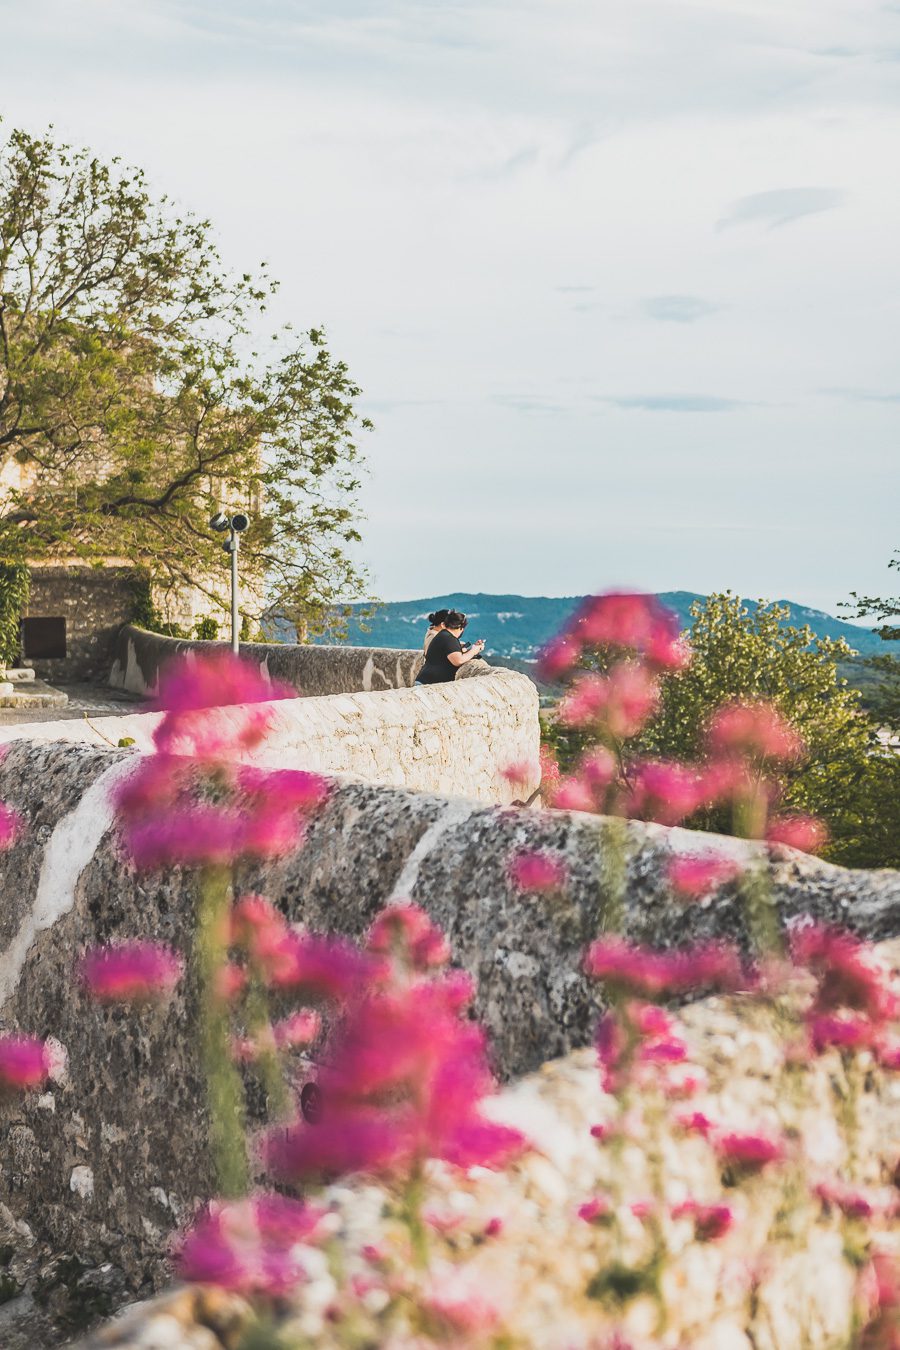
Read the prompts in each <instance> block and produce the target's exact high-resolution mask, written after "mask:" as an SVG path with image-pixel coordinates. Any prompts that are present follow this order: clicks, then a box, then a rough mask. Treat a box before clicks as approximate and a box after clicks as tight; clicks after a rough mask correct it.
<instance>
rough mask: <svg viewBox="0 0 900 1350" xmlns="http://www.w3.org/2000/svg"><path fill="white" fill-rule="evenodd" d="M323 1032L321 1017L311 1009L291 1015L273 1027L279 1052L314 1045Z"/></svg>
mask: <svg viewBox="0 0 900 1350" xmlns="http://www.w3.org/2000/svg"><path fill="white" fill-rule="evenodd" d="M321 1030H322V1019H321V1017H320V1016H319V1014H318V1013H317V1012H312V1011H311V1010H309V1009H303V1010H302V1011H301V1012H295V1013H291V1014H290V1015H289V1016H288V1017H283V1018H282V1019H281V1021H280V1022H275V1023H274V1024H273V1026H272V1031H273V1033H274V1036H275V1044H276V1045H277V1046H278V1049H279V1050H293V1049H296V1048H297V1046H299V1045H312V1043H313V1041H314V1040H316V1038H317V1037H318V1036H319V1033H320V1032H321Z"/></svg>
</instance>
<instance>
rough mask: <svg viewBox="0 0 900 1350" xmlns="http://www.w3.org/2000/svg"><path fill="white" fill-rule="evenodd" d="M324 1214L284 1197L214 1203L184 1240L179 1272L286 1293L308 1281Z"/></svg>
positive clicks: (236, 1287)
mask: <svg viewBox="0 0 900 1350" xmlns="http://www.w3.org/2000/svg"><path fill="white" fill-rule="evenodd" d="M324 1218H325V1211H324V1210H321V1209H317V1208H316V1207H315V1206H312V1205H306V1204H302V1203H300V1202H299V1201H297V1200H290V1199H288V1198H286V1197H285V1196H282V1195H255V1196H251V1197H250V1198H249V1199H247V1200H241V1201H236V1202H233V1203H229V1204H221V1203H219V1204H212V1205H210V1206H209V1207H208V1208H207V1210H206V1211H205V1212H204V1213H203V1214H202V1215H201V1216H200V1218H199V1219H197V1220H196V1221H195V1223H194V1225H193V1227H192V1228H191V1230H190V1231H189V1232H188V1233H187V1234H186V1236H185V1237H184V1238H183V1240H182V1242H181V1244H180V1248H179V1251H178V1254H177V1266H178V1271H179V1273H180V1275H181V1276H182V1278H183V1279H185V1280H191V1281H194V1282H198V1283H203V1284H216V1285H218V1286H219V1288H220V1289H227V1290H229V1291H231V1292H232V1293H237V1294H244V1295H253V1294H264V1295H268V1296H270V1297H274V1298H279V1297H283V1296H284V1295H285V1294H289V1293H290V1292H291V1291H292V1290H293V1289H295V1288H296V1287H297V1285H298V1284H300V1283H302V1282H303V1280H304V1278H305V1275H306V1266H305V1263H304V1257H305V1255H306V1252H307V1249H308V1248H309V1246H310V1245H312V1244H313V1243H314V1242H315V1240H316V1239H317V1238H318V1237H320V1236H321V1230H322V1228H323V1220H324Z"/></svg>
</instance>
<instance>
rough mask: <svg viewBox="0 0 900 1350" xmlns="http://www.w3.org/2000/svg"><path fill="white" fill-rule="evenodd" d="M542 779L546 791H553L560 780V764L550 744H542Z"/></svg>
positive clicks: (542, 785)
mask: <svg viewBox="0 0 900 1350" xmlns="http://www.w3.org/2000/svg"><path fill="white" fill-rule="evenodd" d="M540 770H541V772H540V780H541V787H542V789H543V790H544V792H545V793H548V794H549V793H552V791H553V789H554V787H555V786H556V784H557V783H558V782H559V764H558V763H557V759H556V756H555V755H554V753H553V751H552V750H551V749H550V747H549V745H542V746H541V751H540Z"/></svg>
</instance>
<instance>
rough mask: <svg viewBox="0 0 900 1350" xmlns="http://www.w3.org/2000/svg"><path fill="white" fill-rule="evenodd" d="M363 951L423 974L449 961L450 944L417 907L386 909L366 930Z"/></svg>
mask: <svg viewBox="0 0 900 1350" xmlns="http://www.w3.org/2000/svg"><path fill="white" fill-rule="evenodd" d="M366 949H367V950H368V951H370V952H374V953H375V954H376V955H379V956H393V957H395V958H396V959H399V960H400V961H401V962H402V963H403V964H404V965H406V966H408V967H409V968H410V969H411V970H418V971H425V970H431V969H433V968H434V967H436V966H444V965H446V964H447V962H448V961H449V960H450V944H449V943H448V942H447V939H446V938H445V937H444V935H443V933H442V932H441V930H440V929H439V928H437V927H436V926H435V925H434V924H433V923H432V922H431V920H430V919H429V917H428V915H427V914H426V913H425V911H424V909H421V908H420V907H419V906H418V905H411V904H403V905H389V906H388V907H387V908H386V909H383V910H382V911H381V913H380V914H379V915H378V917H377V918H376V919H375V921H374V923H373V924H372V926H371V928H370V929H369V933H368V936H367V938H366Z"/></svg>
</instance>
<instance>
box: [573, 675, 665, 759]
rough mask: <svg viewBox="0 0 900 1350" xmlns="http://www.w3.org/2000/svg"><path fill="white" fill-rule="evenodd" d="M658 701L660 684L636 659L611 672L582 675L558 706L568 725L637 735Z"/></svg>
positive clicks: (621, 735) (622, 736) (618, 735)
mask: <svg viewBox="0 0 900 1350" xmlns="http://www.w3.org/2000/svg"><path fill="white" fill-rule="evenodd" d="M658 704H659V684H658V682H657V680H656V679H655V677H654V676H653V675H652V674H651V673H650V671H648V670H647V669H646V667H644V666H639V665H637V664H635V663H634V662H633V661H627V662H622V663H621V664H620V665H616V666H613V668H612V670H611V671H610V673H609V674H608V675H606V676H603V675H591V674H589V675H582V676H581V677H580V678H579V679H578V680H576V681H575V683H574V684H573V685H572V687H571V689H570V690H569V692H568V693H567V694H566V696H565V698H564V699H563V700H562V702H561V703H560V705H559V718H560V721H561V722H563V723H564V724H565V725H567V726H576V727H584V726H589V725H591V724H592V723H598V724H600V725H602V726H603V727H604V728H605V730H606V731H607V732H608V734H609V735H610V736H613V737H615V738H616V739H617V740H627V739H628V738H629V737H631V736H636V735H637V733H638V732H639V731H640V729H641V727H642V726H643V725H644V723H645V722H646V721H647V718H648V717H649V716H650V715H651V713H653V712H655V710H656V708H657V706H658Z"/></svg>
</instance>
